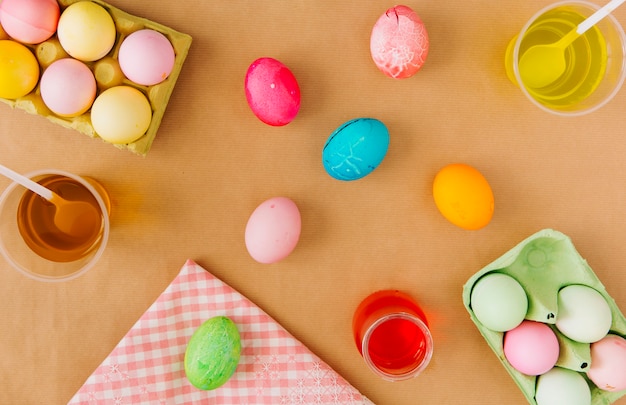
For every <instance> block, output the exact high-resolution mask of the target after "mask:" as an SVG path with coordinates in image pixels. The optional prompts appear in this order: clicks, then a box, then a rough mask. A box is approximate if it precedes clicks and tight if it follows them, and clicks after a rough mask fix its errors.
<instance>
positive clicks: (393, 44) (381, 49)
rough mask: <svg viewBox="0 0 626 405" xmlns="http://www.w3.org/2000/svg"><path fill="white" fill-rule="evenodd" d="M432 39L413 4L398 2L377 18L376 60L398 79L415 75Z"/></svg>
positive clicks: (373, 40) (373, 44) (372, 47)
mask: <svg viewBox="0 0 626 405" xmlns="http://www.w3.org/2000/svg"><path fill="white" fill-rule="evenodd" d="M429 46H430V41H429V39H428V32H426V27H425V26H424V23H423V22H422V20H421V19H420V18H419V16H418V15H417V14H416V13H415V11H413V10H412V9H411V8H409V7H407V6H395V7H392V8H390V9H388V10H387V11H386V12H385V13H384V14H383V15H381V16H380V17H379V18H378V21H376V24H374V28H373V29H372V34H371V37H370V52H371V54H372V59H374V63H375V64H376V66H377V67H378V69H380V70H381V71H382V72H383V73H384V74H386V75H387V76H389V77H392V78H395V79H405V78H407V77H411V76H413V75H414V74H415V73H417V71H418V70H420V69H421V68H422V65H424V62H426V58H427V57H428V49H429Z"/></svg>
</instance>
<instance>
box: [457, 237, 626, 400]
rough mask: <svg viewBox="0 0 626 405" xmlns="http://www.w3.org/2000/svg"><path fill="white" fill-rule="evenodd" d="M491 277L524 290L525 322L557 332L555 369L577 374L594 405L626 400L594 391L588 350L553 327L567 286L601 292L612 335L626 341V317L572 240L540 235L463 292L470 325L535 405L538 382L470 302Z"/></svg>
mask: <svg viewBox="0 0 626 405" xmlns="http://www.w3.org/2000/svg"><path fill="white" fill-rule="evenodd" d="M492 272H498V273H504V274H506V275H509V276H511V277H513V278H514V279H516V280H517V281H518V282H519V283H520V284H521V286H522V287H523V288H524V290H525V292H526V294H527V296H528V311H527V313H526V318H525V319H526V320H530V321H536V322H542V323H544V324H547V325H548V326H550V327H551V329H552V330H553V331H554V332H555V334H556V336H557V340H558V342H559V349H560V352H559V358H558V361H557V363H556V366H559V367H563V368H567V369H570V370H574V371H577V372H579V373H580V374H581V375H582V376H583V377H584V378H585V380H586V381H587V383H588V384H589V386H590V390H591V403H592V404H593V405H608V404H611V403H613V402H615V401H616V400H617V399H618V398H620V397H622V396H624V395H626V390H622V391H617V392H610V391H604V390H602V389H600V388H598V387H597V386H595V385H594V384H593V382H591V381H590V380H589V378H588V377H587V376H586V374H585V370H588V369H589V366H590V364H591V351H590V344H588V343H580V342H576V341H573V340H571V339H569V338H568V337H566V336H564V335H563V334H562V333H560V332H559V330H558V329H557V328H556V327H555V323H556V317H557V316H558V305H557V297H558V292H559V290H561V289H562V288H563V287H566V286H569V285H575V284H577V285H585V286H589V287H591V288H593V289H595V290H596V291H598V292H599V293H600V294H601V295H602V296H603V297H604V299H605V300H606V302H607V303H608V305H609V307H610V309H611V315H612V324H611V328H610V331H609V333H611V334H615V335H618V336H621V337H623V338H626V319H625V318H624V315H623V314H622V313H621V311H620V309H619V308H618V306H617V304H616V302H615V300H614V299H613V298H612V297H611V296H610V295H609V294H608V292H607V291H606V288H605V286H604V285H603V284H602V282H601V281H600V280H599V279H598V277H597V276H596V275H595V273H594V272H593V270H592V269H591V267H589V265H588V264H587V262H586V261H585V260H584V259H583V258H582V257H581V256H580V255H579V253H578V252H577V251H576V249H575V248H574V245H573V244H572V242H571V240H570V239H569V237H567V236H566V235H564V234H562V233H560V232H558V231H555V230H552V229H544V230H541V231H539V232H537V233H535V234H533V235H531V236H530V237H528V238H526V239H525V240H523V241H522V242H520V243H519V244H518V245H517V246H515V247H514V248H512V249H511V250H509V251H508V252H506V253H505V254H504V255H502V256H501V257H499V258H498V259H496V260H495V261H493V262H492V263H491V264H489V265H487V266H485V267H484V268H483V269H481V270H480V271H478V272H477V273H475V274H474V275H473V276H472V277H471V278H470V279H469V280H468V281H467V282H466V283H465V285H464V286H463V304H464V305H465V308H466V309H467V311H468V312H469V315H470V318H471V320H472V321H473V322H474V324H475V325H476V327H477V328H478V330H479V332H480V333H481V335H482V336H483V338H484V339H485V341H486V342H487V344H488V345H489V346H490V347H491V349H492V350H493V352H494V353H495V354H496V356H497V357H498V359H499V360H500V362H501V363H502V365H503V366H504V368H505V369H506V370H507V371H508V373H509V374H510V375H511V377H512V378H513V380H514V381H515V383H516V384H517V385H518V387H519V388H520V390H521V391H522V392H523V394H524V396H525V397H526V399H527V400H528V402H529V403H530V404H533V405H537V402H536V400H535V389H536V381H537V378H538V377H536V376H529V375H525V374H522V373H521V372H519V371H517V370H516V369H515V368H513V366H512V365H511V364H510V363H509V362H508V360H507V359H506V357H505V355H504V349H503V338H504V334H505V333H504V332H496V331H493V330H491V329H488V328H486V327H485V326H484V325H482V324H481V322H480V321H479V320H478V318H477V317H476V315H475V314H474V312H473V310H472V307H471V300H470V298H471V292H472V288H473V286H474V285H475V284H476V282H478V280H479V279H481V278H482V277H483V276H485V275H487V274H490V273H492Z"/></svg>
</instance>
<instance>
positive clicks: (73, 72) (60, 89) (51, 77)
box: [39, 58, 96, 117]
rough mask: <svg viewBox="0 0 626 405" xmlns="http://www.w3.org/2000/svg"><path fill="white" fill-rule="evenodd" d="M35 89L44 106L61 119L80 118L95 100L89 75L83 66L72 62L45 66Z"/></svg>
mask: <svg viewBox="0 0 626 405" xmlns="http://www.w3.org/2000/svg"><path fill="white" fill-rule="evenodd" d="M39 88H40V91H41V98H42V99H43V102H44V103H45V104H46V106H47V107H48V108H49V109H50V110H51V111H52V112H53V113H55V114H57V115H60V116H62V117H75V116H78V115H81V114H83V113H84V112H85V111H87V110H88V109H89V108H90V107H91V104H92V103H93V101H94V99H95V97H96V79H95V77H94V76H93V73H92V72H91V70H89V68H88V67H87V65H85V64H84V63H83V62H80V61H78V60H76V59H72V58H65V59H59V60H57V61H55V62H53V63H52V64H51V65H50V66H48V68H47V69H46V70H45V71H44V72H43V75H42V76H41V82H40V85H39Z"/></svg>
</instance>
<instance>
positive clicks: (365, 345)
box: [361, 312, 433, 381]
mask: <svg viewBox="0 0 626 405" xmlns="http://www.w3.org/2000/svg"><path fill="white" fill-rule="evenodd" d="M392 319H404V320H408V321H411V322H413V324H415V325H416V326H417V327H418V328H419V329H420V331H421V332H422V333H423V334H424V337H425V338H426V349H425V354H424V359H423V360H422V362H421V363H420V364H419V365H417V366H416V367H415V368H413V369H412V370H409V371H407V372H405V373H402V374H391V373H387V372H385V371H383V370H381V369H379V368H378V367H376V364H374V362H373V360H372V358H371V357H370V354H369V340H370V336H371V335H372V333H373V332H374V330H375V329H376V328H377V327H378V326H379V325H381V324H382V323H383V322H386V321H389V320H392ZM361 346H362V355H363V359H364V360H365V363H366V364H367V365H368V367H369V368H370V370H372V371H373V372H374V373H375V374H377V375H378V376H380V377H382V378H383V379H385V380H388V381H402V380H408V379H410V378H414V377H417V376H418V375H419V374H420V373H421V372H422V371H423V370H424V369H425V368H426V367H427V366H428V364H429V363H430V359H431V358H432V355H433V337H432V334H431V333H430V329H429V328H428V326H427V325H426V323H425V322H424V321H423V320H422V319H421V318H419V317H418V316H416V315H414V314H411V313H408V312H395V313H391V314H387V315H384V316H381V317H380V318H378V319H377V320H376V321H374V322H373V323H372V324H371V325H370V326H369V327H368V328H367V330H366V331H365V333H364V334H363V338H362V344H361Z"/></svg>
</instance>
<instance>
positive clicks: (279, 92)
mask: <svg viewBox="0 0 626 405" xmlns="http://www.w3.org/2000/svg"><path fill="white" fill-rule="evenodd" d="M245 91H246V99H247V100H248V105H249V106H250V109H251V110H252V112H253V113H254V115H256V116H257V117H258V118H259V119H260V120H261V121H263V122H264V123H266V124H268V125H273V126H282V125H286V124H288V123H290V122H291V121H292V120H293V119H294V118H295V117H296V115H297V114H298V111H299V110H300V87H299V86H298V81H297V80H296V77H295V76H294V75H293V73H292V72H291V70H289V68H288V67H287V66H285V65H284V64H282V63H281V62H280V61H278V60H276V59H273V58H260V59H257V60H255V61H254V62H252V64H251V65H250V67H249V68H248V72H247V73H246V80H245Z"/></svg>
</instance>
